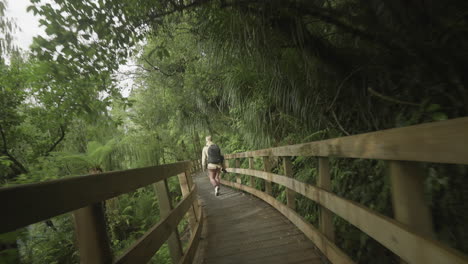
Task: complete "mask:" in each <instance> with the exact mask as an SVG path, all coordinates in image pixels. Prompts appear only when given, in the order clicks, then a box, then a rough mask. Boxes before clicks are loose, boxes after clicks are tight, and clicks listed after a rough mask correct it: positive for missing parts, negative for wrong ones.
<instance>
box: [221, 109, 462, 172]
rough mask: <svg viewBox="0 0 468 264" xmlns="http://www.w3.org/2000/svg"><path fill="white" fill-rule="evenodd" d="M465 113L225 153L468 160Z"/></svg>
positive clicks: (437, 161)
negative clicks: (403, 125) (383, 128)
mask: <svg viewBox="0 0 468 264" xmlns="http://www.w3.org/2000/svg"><path fill="white" fill-rule="evenodd" d="M467 135H468V117H462V118H456V119H452V120H447V121H440V122H432V123H427V124H421V125H415V126H409V127H403V128H393V129H387V130H381V131H377V132H371V133H365V134H359V135H354V136H347V137H340V138H333V139H327V140H322V141H315V142H310V143H304V144H297V145H289V146H282V147H276V148H269V149H261V150H255V151H248V152H242V153H235V154H229V155H225V158H226V159H235V158H248V157H263V156H317V157H342V158H363V159H380V160H408V161H420V162H434V163H455V164H468V148H467V147H466V146H467V145H468V138H467Z"/></svg>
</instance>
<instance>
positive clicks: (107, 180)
mask: <svg viewBox="0 0 468 264" xmlns="http://www.w3.org/2000/svg"><path fill="white" fill-rule="evenodd" d="M189 168H190V161H183V162H177V163H172V164H165V165H159V166H151V167H146V168H138V169H131V170H124V171H113V172H104V173H100V174H92V175H86V176H76V177H69V178H63V179H59V180H52V181H46V182H39V183H32V184H22V185H17V186H12V187H6V188H0V201H8V202H7V203H4V204H3V205H2V217H1V218H0V233H5V232H8V231H12V230H15V229H17V228H20V227H24V226H26V225H29V224H33V223H37V222H39V221H42V220H45V219H49V218H51V217H54V216H57V215H60V214H63V213H66V212H70V211H73V210H76V209H79V208H82V207H84V206H86V205H89V204H92V203H96V202H100V201H104V200H107V199H110V198H113V197H116V196H118V195H120V194H124V193H128V192H131V191H134V190H136V189H138V188H141V187H144V186H146V185H149V184H151V183H154V182H158V181H161V180H164V179H166V178H168V177H171V176H174V175H177V174H179V173H182V172H184V171H186V170H187V169H189ZM130 179H131V180H130Z"/></svg>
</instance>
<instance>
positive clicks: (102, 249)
mask: <svg viewBox="0 0 468 264" xmlns="http://www.w3.org/2000/svg"><path fill="white" fill-rule="evenodd" d="M73 219H74V223H75V233H76V242H77V247H78V250H79V252H80V263H89V264H105V263H112V252H111V249H110V244H109V237H108V236H107V231H106V230H107V228H106V220H105V218H104V211H103V208H102V203H95V204H92V205H90V206H86V207H83V208H80V209H78V210H75V211H74V212H73Z"/></svg>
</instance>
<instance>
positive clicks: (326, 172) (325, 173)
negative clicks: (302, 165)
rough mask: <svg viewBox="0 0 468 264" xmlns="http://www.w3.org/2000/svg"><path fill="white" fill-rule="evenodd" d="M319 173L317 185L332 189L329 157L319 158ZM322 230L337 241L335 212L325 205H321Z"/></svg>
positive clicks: (332, 239) (320, 219)
mask: <svg viewBox="0 0 468 264" xmlns="http://www.w3.org/2000/svg"><path fill="white" fill-rule="evenodd" d="M318 164H319V174H318V179H317V186H318V187H320V188H322V189H324V190H326V191H331V177H330V164H329V160H328V158H319V163H318ZM319 227H320V231H321V232H322V233H323V234H324V235H325V236H326V237H327V238H328V239H329V240H330V241H332V242H335V227H334V226H333V214H332V213H331V212H330V211H329V210H328V209H327V208H325V207H323V206H320V218H319Z"/></svg>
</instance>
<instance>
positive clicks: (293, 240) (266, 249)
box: [194, 173, 326, 264]
mask: <svg viewBox="0 0 468 264" xmlns="http://www.w3.org/2000/svg"><path fill="white" fill-rule="evenodd" d="M194 181H195V183H196V184H197V185H198V188H199V196H200V197H199V198H200V199H201V203H202V206H203V209H204V212H205V213H206V218H205V220H206V224H205V227H204V228H205V231H204V234H203V235H202V237H203V242H202V246H201V247H200V250H202V248H204V252H202V253H201V254H200V256H199V259H198V262H199V263H204V264H243V263H272V264H274V263H281V264H292V263H312V264H315V263H320V264H322V263H326V261H322V257H321V256H320V254H319V252H318V250H316V249H315V246H314V244H313V243H312V242H311V241H310V240H309V239H307V238H306V237H305V235H304V234H302V233H301V232H300V231H299V230H298V229H297V228H296V227H295V226H294V225H293V224H292V223H291V222H289V220H287V219H286V218H285V217H284V216H283V215H282V214H281V213H279V212H278V211H277V210H275V209H274V208H273V207H271V206H270V205H268V204H266V203H264V202H263V201H261V200H259V199H257V198H256V197H253V196H251V195H249V194H243V193H241V192H239V191H237V190H233V189H231V188H228V187H224V186H222V187H221V194H220V195H219V196H215V195H214V189H213V188H212V187H211V184H210V182H209V180H208V176H206V173H201V174H198V175H197V176H196V177H194Z"/></svg>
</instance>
